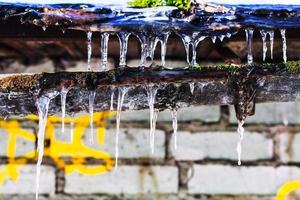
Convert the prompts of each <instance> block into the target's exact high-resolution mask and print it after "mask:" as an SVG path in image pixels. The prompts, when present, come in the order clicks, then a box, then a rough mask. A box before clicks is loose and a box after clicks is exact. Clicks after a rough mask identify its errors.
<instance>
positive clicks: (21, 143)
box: [0, 128, 35, 157]
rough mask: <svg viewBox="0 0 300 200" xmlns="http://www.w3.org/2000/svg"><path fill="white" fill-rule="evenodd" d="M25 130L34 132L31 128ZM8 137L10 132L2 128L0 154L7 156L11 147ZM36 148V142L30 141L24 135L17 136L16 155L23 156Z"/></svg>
mask: <svg viewBox="0 0 300 200" xmlns="http://www.w3.org/2000/svg"><path fill="white" fill-rule="evenodd" d="M24 130H25V131H28V132H32V133H33V130H31V129H24ZM8 138H9V133H8V132H7V131H6V130H5V129H3V128H0V147H1V148H0V156H3V157H7V149H8V148H10V147H8ZM34 149H35V143H34V142H31V141H28V140H26V139H24V138H22V137H17V138H16V147H15V157H19V156H22V155H24V154H25V153H28V152H30V151H32V150H34Z"/></svg>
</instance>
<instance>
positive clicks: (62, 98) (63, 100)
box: [60, 87, 69, 133]
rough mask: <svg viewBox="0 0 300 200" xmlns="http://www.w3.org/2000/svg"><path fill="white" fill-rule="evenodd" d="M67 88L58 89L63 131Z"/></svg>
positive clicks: (63, 130)
mask: <svg viewBox="0 0 300 200" xmlns="http://www.w3.org/2000/svg"><path fill="white" fill-rule="evenodd" d="M68 91H69V90H68V89H66V88H64V87H63V88H62V89H61V91H60V99H61V132H62V133H64V132H65V117H66V99H67V94H68Z"/></svg>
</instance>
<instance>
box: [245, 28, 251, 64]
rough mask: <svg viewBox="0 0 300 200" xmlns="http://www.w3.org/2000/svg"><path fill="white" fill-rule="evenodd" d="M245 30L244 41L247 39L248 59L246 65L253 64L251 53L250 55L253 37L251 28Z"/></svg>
mask: <svg viewBox="0 0 300 200" xmlns="http://www.w3.org/2000/svg"><path fill="white" fill-rule="evenodd" d="M245 32H246V41H247V46H248V48H247V52H248V55H247V60H248V65H252V64H253V55H252V39H253V29H252V28H247V29H246V30H245Z"/></svg>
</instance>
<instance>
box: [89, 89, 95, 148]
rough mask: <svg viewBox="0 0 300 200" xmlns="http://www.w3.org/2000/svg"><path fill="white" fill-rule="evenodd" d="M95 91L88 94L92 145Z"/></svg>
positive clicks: (91, 140)
mask: <svg viewBox="0 0 300 200" xmlns="http://www.w3.org/2000/svg"><path fill="white" fill-rule="evenodd" d="M95 95H96V92H95V91H90V93H89V114H90V128H91V132H90V143H91V144H93V143H94V119H93V118H94V101H95Z"/></svg>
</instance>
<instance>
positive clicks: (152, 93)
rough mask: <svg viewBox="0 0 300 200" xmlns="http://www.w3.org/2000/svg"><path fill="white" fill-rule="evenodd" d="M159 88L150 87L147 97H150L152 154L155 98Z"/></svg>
mask: <svg viewBox="0 0 300 200" xmlns="http://www.w3.org/2000/svg"><path fill="white" fill-rule="evenodd" d="M157 89H158V88H157V87H156V86H154V85H150V86H149V87H148V88H147V95H148V105H149V110H150V148H151V152H152V154H153V153H154V141H155V126H156V124H154V122H156V120H155V109H154V104H155V96H156V93H157Z"/></svg>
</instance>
